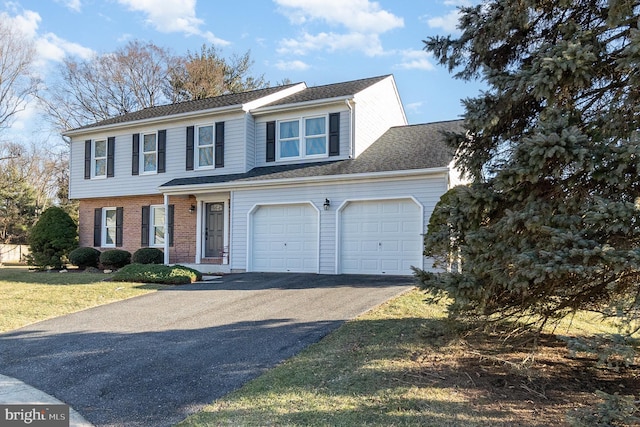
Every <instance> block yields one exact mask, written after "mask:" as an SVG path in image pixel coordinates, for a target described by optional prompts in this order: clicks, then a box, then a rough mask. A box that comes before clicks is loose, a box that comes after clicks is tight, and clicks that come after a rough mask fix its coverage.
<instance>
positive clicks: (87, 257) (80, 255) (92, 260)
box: [69, 246, 100, 269]
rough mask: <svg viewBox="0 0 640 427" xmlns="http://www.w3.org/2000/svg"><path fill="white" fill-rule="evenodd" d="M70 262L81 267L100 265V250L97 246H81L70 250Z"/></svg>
mask: <svg viewBox="0 0 640 427" xmlns="http://www.w3.org/2000/svg"><path fill="white" fill-rule="evenodd" d="M69 262H70V263H71V264H73V265H75V266H77V267H79V268H82V269H85V268H87V267H98V262H100V251H99V250H97V249H95V248H89V247H85V246H83V247H80V248H76V249H74V250H72V251H71V252H69Z"/></svg>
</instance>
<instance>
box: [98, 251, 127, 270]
mask: <svg viewBox="0 0 640 427" xmlns="http://www.w3.org/2000/svg"><path fill="white" fill-rule="evenodd" d="M130 263H131V252H128V251H124V250H122V249H109V250H108V251H104V252H102V253H101V254H100V264H102V266H103V267H104V268H106V269H110V270H117V269H118V268H122V267H124V266H125V265H127V264H130Z"/></svg>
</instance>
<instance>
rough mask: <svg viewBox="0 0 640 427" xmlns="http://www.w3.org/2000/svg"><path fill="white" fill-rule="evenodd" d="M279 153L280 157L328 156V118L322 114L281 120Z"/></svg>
mask: <svg viewBox="0 0 640 427" xmlns="http://www.w3.org/2000/svg"><path fill="white" fill-rule="evenodd" d="M301 135H303V136H302V137H301ZM278 153H279V158H280V159H294V158H303V157H324V156H326V155H327V118H326V117H325V116H321V117H309V118H302V119H298V120H289V121H282V122H279V126H278Z"/></svg>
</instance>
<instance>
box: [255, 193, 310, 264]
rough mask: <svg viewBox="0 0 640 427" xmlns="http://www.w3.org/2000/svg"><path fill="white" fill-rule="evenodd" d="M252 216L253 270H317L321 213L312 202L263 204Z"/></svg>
mask: <svg viewBox="0 0 640 427" xmlns="http://www.w3.org/2000/svg"><path fill="white" fill-rule="evenodd" d="M252 219H253V221H252V235H251V239H252V245H251V248H252V249H251V254H250V257H251V260H250V262H251V270H252V271H265V272H287V271H292V272H294V271H295V272H317V269H318V267H317V265H318V237H317V236H318V215H317V211H316V210H315V209H314V208H313V207H312V206H311V205H309V204H295V205H265V206H260V207H259V208H257V210H256V211H255V212H253V214H252Z"/></svg>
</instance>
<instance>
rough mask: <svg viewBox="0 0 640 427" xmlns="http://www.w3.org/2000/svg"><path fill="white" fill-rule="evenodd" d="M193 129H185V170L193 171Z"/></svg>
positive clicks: (189, 127)
mask: <svg viewBox="0 0 640 427" xmlns="http://www.w3.org/2000/svg"><path fill="white" fill-rule="evenodd" d="M193 143H194V127H193V126H188V127H187V170H188V171H192V170H193Z"/></svg>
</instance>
